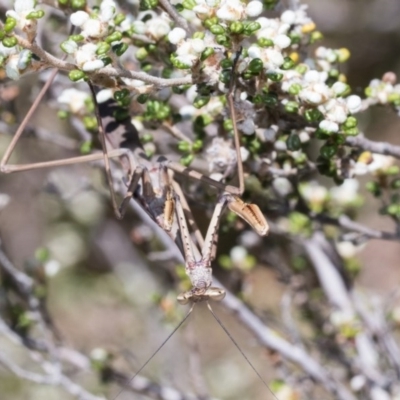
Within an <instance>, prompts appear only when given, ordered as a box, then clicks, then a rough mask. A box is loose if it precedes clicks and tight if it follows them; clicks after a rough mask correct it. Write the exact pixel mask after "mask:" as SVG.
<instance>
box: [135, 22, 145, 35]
mask: <svg viewBox="0 0 400 400" xmlns="http://www.w3.org/2000/svg"><path fill="white" fill-rule="evenodd" d="M132 26H133V29H134V31H135V32H136V33H137V34H138V35H143V34H144V33H145V32H146V24H145V23H144V22H143V21H134V22H133V23H132Z"/></svg>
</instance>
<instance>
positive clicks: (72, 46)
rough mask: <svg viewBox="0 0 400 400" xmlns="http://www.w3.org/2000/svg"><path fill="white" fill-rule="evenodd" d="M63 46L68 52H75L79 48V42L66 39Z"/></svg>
mask: <svg viewBox="0 0 400 400" xmlns="http://www.w3.org/2000/svg"><path fill="white" fill-rule="evenodd" d="M61 47H62V49H63V50H64V51H65V52H66V53H67V54H74V53H75V52H76V51H77V50H78V43H76V42H74V41H73V40H66V41H65V42H63V43H62V45H61Z"/></svg>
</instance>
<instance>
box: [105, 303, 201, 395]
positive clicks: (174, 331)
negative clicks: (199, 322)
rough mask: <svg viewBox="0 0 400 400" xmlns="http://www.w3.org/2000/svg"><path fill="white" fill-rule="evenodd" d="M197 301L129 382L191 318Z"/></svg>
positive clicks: (130, 380)
mask: <svg viewBox="0 0 400 400" xmlns="http://www.w3.org/2000/svg"><path fill="white" fill-rule="evenodd" d="M195 305H196V303H193V304H192V307H190V310H189V311H188V312H187V314H186V315H185V316H184V317H183V319H182V321H181V322H179V324H178V325H177V326H176V327H175V329H174V330H173V331H172V332H171V333H170V334H169V335H168V336H167V337H166V338H165V339H164V340H163V342H162V343H161V344H160V346H158V348H157V349H156V350H155V351H154V352H153V354H152V355H151V356H150V357H149V358H148V359H147V361H146V362H145V363H144V364H143V365H142V366H141V367H140V368H139V369H138V370H137V371H136V373H135V375H133V376H132V378H130V379H129V381H128V383H131V382H132V381H133V380H134V379H135V378H136V377H137V376H138V375H139V374H140V373H141V372H142V371H143V369H144V368H145V367H146V366H147V364H148V363H149V362H150V361H151V360H152V359H153V358H154V357H155V356H156V355H157V353H158V352H159V351H160V350H161V349H162V348H163V347H164V346H165V344H166V343H167V342H168V341H169V339H171V338H172V336H174V335H175V333H176V332H177V331H178V330H179V328H180V327H181V326H182V325H183V324H184V323H185V321H186V320H187V319H188V318H189V316H190V314H191V313H192V311H193V309H194V306H195ZM124 390H125V389H121V390H120V391H119V392H118V393H117V395H116V396H115V397H114V398H113V400H116V399H117V398H118V397H119V396H120V395H121V393H123V392H124Z"/></svg>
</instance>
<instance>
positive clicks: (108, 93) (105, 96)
mask: <svg viewBox="0 0 400 400" xmlns="http://www.w3.org/2000/svg"><path fill="white" fill-rule="evenodd" d="M112 98H113V91H112V90H111V89H102V90H100V91H99V92H98V93H97V94H96V101H97V102H98V103H105V102H106V101H107V100H109V99H112Z"/></svg>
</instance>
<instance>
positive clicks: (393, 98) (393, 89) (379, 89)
mask: <svg viewBox="0 0 400 400" xmlns="http://www.w3.org/2000/svg"><path fill="white" fill-rule="evenodd" d="M396 81H397V77H396V75H395V74H394V73H393V72H388V73H386V74H385V75H384V76H383V78H382V79H373V80H372V81H371V82H370V84H369V85H368V87H367V88H366V89H365V94H366V95H367V96H368V100H369V101H370V103H372V104H393V105H394V106H396V107H398V106H400V84H396Z"/></svg>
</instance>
